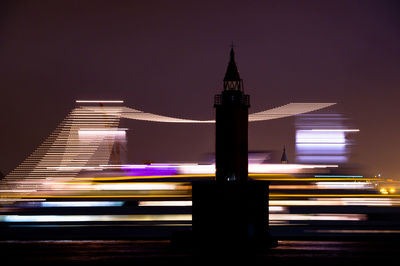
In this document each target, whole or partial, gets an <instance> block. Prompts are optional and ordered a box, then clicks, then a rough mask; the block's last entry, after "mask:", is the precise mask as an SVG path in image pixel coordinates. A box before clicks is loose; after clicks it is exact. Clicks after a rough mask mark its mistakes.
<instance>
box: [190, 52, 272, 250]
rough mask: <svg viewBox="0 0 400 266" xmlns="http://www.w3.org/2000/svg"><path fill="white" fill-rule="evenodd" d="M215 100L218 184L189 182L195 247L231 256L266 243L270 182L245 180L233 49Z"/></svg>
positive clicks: (242, 116) (244, 108)
mask: <svg viewBox="0 0 400 266" xmlns="http://www.w3.org/2000/svg"><path fill="white" fill-rule="evenodd" d="M223 85H224V88H223V91H222V93H221V94H218V95H216V96H215V99H214V100H215V102H214V107H215V108H216V144H215V147H216V155H215V160H216V180H215V181H210V182H202V181H198V182H194V183H193V190H192V195H193V209H192V213H193V233H194V237H195V241H196V243H197V244H200V245H202V246H207V247H213V248H216V249H217V250H218V251H228V252H231V253H232V251H234V252H236V251H238V250H244V249H246V248H255V247H260V246H265V245H266V244H269V237H268V235H269V234H268V220H269V219H268V194H269V191H268V182H255V181H251V180H248V148H247V147H248V133H247V132H248V108H249V107H250V101H249V96H248V95H246V94H244V90H243V81H242V79H241V78H240V75H239V72H238V70H237V66H236V63H235V53H234V51H233V48H232V49H231V52H230V61H229V64H228V69H227V71H226V74H225V78H224V83H223Z"/></svg>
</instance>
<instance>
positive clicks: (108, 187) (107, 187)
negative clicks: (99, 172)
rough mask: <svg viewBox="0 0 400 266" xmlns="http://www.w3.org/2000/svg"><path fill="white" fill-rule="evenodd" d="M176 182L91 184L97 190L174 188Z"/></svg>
mask: <svg viewBox="0 0 400 266" xmlns="http://www.w3.org/2000/svg"><path fill="white" fill-rule="evenodd" d="M177 185H178V184H177V183H142V182H141V183H111V184H110V183H103V184H93V185H91V187H93V189H97V190H175V189H176V188H177Z"/></svg>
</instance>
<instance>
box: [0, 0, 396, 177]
mask: <svg viewBox="0 0 400 266" xmlns="http://www.w3.org/2000/svg"><path fill="white" fill-rule="evenodd" d="M399 14H400V2H399V1H382V0H380V1H367V0H364V1H338V0H334V1H281V0H277V1H232V0H231V1H209V2H208V1H61V0H57V1H16V0H12V1H2V2H1V3H0V36H1V37H0V88H1V106H0V108H1V111H0V113H1V122H2V124H1V125H2V126H1V139H0V147H1V160H0V171H2V172H3V173H5V174H6V173H8V172H9V171H11V170H12V169H14V168H15V167H16V166H17V165H18V164H19V163H21V162H22V161H23V160H24V159H25V158H26V157H27V156H28V155H29V154H30V153H31V152H32V151H33V150H34V149H35V148H36V147H37V146H38V145H39V144H40V143H41V142H42V141H43V140H44V139H45V138H46V137H47V136H48V135H49V134H50V133H51V132H52V131H53V130H54V129H55V128H56V127H57V125H58V124H59V123H60V122H61V120H62V119H64V118H65V117H66V115H67V114H68V113H69V112H70V110H71V109H72V108H73V107H74V101H75V100H76V99H93V100H97V99H109V100H116V99H120V100H124V101H125V103H126V105H127V106H129V107H132V108H136V109H140V110H143V111H146V112H153V113H157V114H162V115H168V116H175V117H182V118H189V119H212V118H214V110H213V96H214V94H217V93H220V91H221V90H222V79H223V76H224V73H225V70H226V66H227V63H228V60H229V49H230V44H231V43H232V41H233V42H234V44H235V51H236V61H237V65H238V68H239V71H240V74H241V77H242V78H243V79H244V86H245V92H246V93H248V94H250V96H251V108H250V112H251V113H252V112H258V111H262V110H265V109H269V108H273V107H277V106H280V105H284V104H287V103H289V102H337V103H338V104H337V105H336V106H334V107H332V108H330V109H331V110H333V111H334V112H338V113H343V114H344V115H345V116H346V117H347V118H349V123H350V124H351V125H352V128H359V129H360V132H359V133H356V134H355V135H354V140H355V141H356V143H357V145H355V146H354V152H353V154H352V156H351V162H352V163H353V164H355V165H357V166H358V167H360V168H359V169H360V172H366V173H368V174H371V175H372V174H377V173H382V174H383V175H384V176H386V177H400V168H399V166H398V164H399V158H400V141H399V135H400V123H399V114H400V107H399V99H400V92H399V90H400V48H399V47H400V15H399ZM294 122H295V119H294V118H293V117H292V118H284V119H280V120H271V121H266V122H256V123H253V124H251V125H250V126H249V149H250V150H281V149H282V147H283V145H286V147H287V153H288V159H289V161H290V160H292V161H293V160H294V137H295V134H294V133H295V127H294ZM122 125H123V126H124V127H128V128H129V129H130V131H129V134H128V148H129V157H130V158H129V159H130V162H131V163H140V162H141V161H143V160H153V161H198V160H201V158H202V156H203V155H204V154H206V153H209V152H213V151H214V126H212V125H173V124H161V123H151V122H142V121H131V120H130V121H123V123H122Z"/></svg>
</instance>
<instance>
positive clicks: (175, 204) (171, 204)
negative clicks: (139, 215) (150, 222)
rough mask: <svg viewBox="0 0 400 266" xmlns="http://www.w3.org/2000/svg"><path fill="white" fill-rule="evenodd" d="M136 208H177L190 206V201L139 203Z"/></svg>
mask: <svg viewBox="0 0 400 266" xmlns="http://www.w3.org/2000/svg"><path fill="white" fill-rule="evenodd" d="M138 206H152V207H162V206H168V207H179V206H192V201H191V200H180V201H176V200H175V201H173V200H171V201H139V202H138Z"/></svg>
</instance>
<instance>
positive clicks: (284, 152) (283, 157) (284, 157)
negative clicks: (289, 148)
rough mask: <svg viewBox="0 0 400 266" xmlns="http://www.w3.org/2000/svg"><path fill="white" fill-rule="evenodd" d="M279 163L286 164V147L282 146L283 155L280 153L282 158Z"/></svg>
mask: <svg viewBox="0 0 400 266" xmlns="http://www.w3.org/2000/svg"><path fill="white" fill-rule="evenodd" d="M281 163H288V159H287V156H286V147H285V146H283V153H282V157H281Z"/></svg>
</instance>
